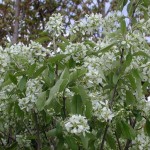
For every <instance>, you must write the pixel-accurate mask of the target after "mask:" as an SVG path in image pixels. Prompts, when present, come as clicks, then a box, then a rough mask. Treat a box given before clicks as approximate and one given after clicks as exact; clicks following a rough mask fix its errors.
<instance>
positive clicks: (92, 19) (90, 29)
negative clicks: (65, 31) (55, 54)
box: [70, 13, 102, 35]
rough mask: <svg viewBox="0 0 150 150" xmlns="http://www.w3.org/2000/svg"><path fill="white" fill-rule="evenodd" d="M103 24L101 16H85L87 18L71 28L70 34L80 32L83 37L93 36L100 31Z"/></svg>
mask: <svg viewBox="0 0 150 150" xmlns="http://www.w3.org/2000/svg"><path fill="white" fill-rule="evenodd" d="M101 22H102V15H101V14H93V13H92V14H91V15H85V18H84V19H82V20H80V21H79V22H77V23H76V24H75V25H71V26H70V32H71V34H72V33H76V32H80V33H82V34H83V35H85V34H88V35H91V34H93V33H94V31H98V30H99V28H100V25H101Z"/></svg>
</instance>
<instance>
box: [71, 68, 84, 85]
mask: <svg viewBox="0 0 150 150" xmlns="http://www.w3.org/2000/svg"><path fill="white" fill-rule="evenodd" d="M86 72H87V69H85V68H82V69H78V70H76V71H74V72H72V73H71V74H70V80H69V82H70V83H71V82H74V81H76V80H77V79H79V78H80V77H81V76H83V75H84V74H85V73H86Z"/></svg>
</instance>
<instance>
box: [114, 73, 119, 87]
mask: <svg viewBox="0 0 150 150" xmlns="http://www.w3.org/2000/svg"><path fill="white" fill-rule="evenodd" d="M118 80H119V76H118V75H116V74H114V75H113V84H114V85H115V84H117V82H118Z"/></svg>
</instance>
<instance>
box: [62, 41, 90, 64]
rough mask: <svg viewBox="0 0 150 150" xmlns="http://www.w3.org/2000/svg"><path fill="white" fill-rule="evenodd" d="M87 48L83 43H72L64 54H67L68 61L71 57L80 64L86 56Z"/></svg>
mask: <svg viewBox="0 0 150 150" xmlns="http://www.w3.org/2000/svg"><path fill="white" fill-rule="evenodd" d="M86 52H87V47H86V46H85V45H84V44H83V43H75V44H74V43H70V44H69V45H68V46H67V47H66V49H65V51H64V52H62V54H67V55H68V57H67V58H66V59H67V60H68V59H69V58H70V56H71V57H72V58H73V59H74V60H75V61H76V62H77V63H78V62H80V60H82V59H83V58H84V57H85V56H86Z"/></svg>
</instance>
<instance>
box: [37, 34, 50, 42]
mask: <svg viewBox="0 0 150 150" xmlns="http://www.w3.org/2000/svg"><path fill="white" fill-rule="evenodd" d="M49 40H50V38H49V37H48V36H43V37H40V38H37V39H36V40H35V42H38V43H41V44H43V43H44V42H48V41H49Z"/></svg>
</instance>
